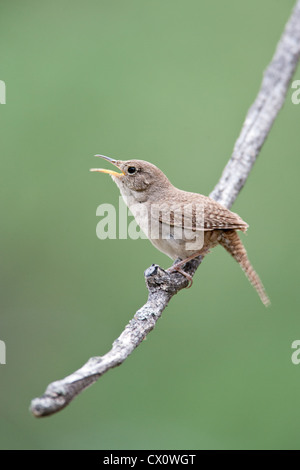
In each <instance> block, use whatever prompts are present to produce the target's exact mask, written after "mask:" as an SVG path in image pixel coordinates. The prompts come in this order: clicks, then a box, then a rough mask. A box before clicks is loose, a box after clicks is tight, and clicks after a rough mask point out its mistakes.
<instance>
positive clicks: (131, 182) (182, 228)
mask: <svg viewBox="0 0 300 470" xmlns="http://www.w3.org/2000/svg"><path fill="white" fill-rule="evenodd" d="M96 157H101V158H104V159H105V160H108V161H109V162H110V163H112V164H113V165H115V166H116V167H117V168H118V169H119V170H120V171H121V173H119V172H116V171H112V170H106V169H102V168H92V169H91V171H98V172H101V173H108V174H109V175H111V177H112V179H113V181H114V182H115V183H116V184H117V186H118V187H119V189H120V192H121V195H122V197H123V199H124V201H125V203H126V204H127V206H128V207H129V209H130V211H131V212H132V214H133V215H134V217H135V220H136V222H137V224H138V225H139V226H140V227H141V229H142V230H143V231H144V233H145V234H146V235H147V237H148V238H149V240H150V241H151V243H152V244H153V245H154V246H155V247H156V248H157V249H158V250H160V251H162V252H163V253H165V254H166V255H168V256H169V257H170V258H171V259H173V260H177V262H176V263H175V264H174V265H173V266H172V267H171V268H169V269H168V271H169V272H174V271H178V272H180V273H181V274H183V275H184V276H185V277H187V278H188V279H189V280H190V281H191V282H192V278H191V276H190V275H189V274H187V273H186V272H184V271H183V270H182V269H181V268H182V266H183V265H184V264H185V263H186V262H188V261H190V260H192V259H193V258H196V257H197V256H199V255H203V256H204V255H206V254H207V253H208V251H209V250H210V249H211V248H213V247H215V246H216V245H218V244H220V245H222V246H223V247H224V248H225V250H227V251H228V253H230V254H231V255H232V256H233V258H234V259H235V260H236V261H237V262H238V263H239V265H240V266H241V268H242V269H243V270H244V272H245V274H246V276H247V277H248V279H249V281H250V282H251V284H252V285H253V286H254V287H255V289H256V290H257V292H258V295H259V296H260V298H261V300H262V302H263V303H264V305H269V303H270V301H269V298H268V296H267V294H266V293H265V290H264V287H263V284H262V282H261V280H260V279H259V277H258V275H257V274H256V272H255V271H254V269H253V267H252V266H251V263H250V261H249V259H248V256H247V252H246V249H245V248H244V245H243V244H242V242H241V240H240V238H239V236H238V234H237V230H241V231H242V232H246V230H247V228H248V225H247V224H246V222H244V221H243V220H242V219H241V217H239V215H237V214H235V213H234V212H231V211H230V210H229V209H227V208H226V207H224V206H222V205H221V204H219V203H218V202H216V201H214V200H213V199H211V198H209V197H207V196H203V195H202V194H196V193H191V192H187V191H182V190H180V189H177V188H175V186H173V185H172V184H171V182H170V181H169V180H168V178H167V177H166V175H165V174H164V173H163V172H162V171H161V170H159V168H157V167H156V166H155V165H152V164H151V163H148V162H145V161H143V160H127V161H122V160H114V159H112V158H109V157H106V156H104V155H96Z"/></svg>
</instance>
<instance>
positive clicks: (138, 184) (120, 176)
mask: <svg viewBox="0 0 300 470" xmlns="http://www.w3.org/2000/svg"><path fill="white" fill-rule="evenodd" d="M95 156H96V157H101V158H104V159H105V160H107V161H109V162H110V163H112V164H113V165H114V166H116V167H117V168H118V169H119V170H120V172H116V171H113V170H106V169H103V168H92V169H91V170H90V171H98V172H100V173H108V174H109V175H111V177H112V179H113V180H114V182H115V183H116V184H117V185H118V186H119V188H120V191H121V193H122V195H129V194H131V195H132V196H133V197H135V198H136V199H139V200H140V199H144V196H146V195H147V198H148V197H151V195H152V194H154V195H155V193H156V191H157V190H158V189H159V190H162V188H167V187H169V185H171V183H170V182H169V180H168V178H167V177H166V176H165V174H164V173H163V172H162V171H161V170H160V169H159V168H157V167H156V166H155V165H153V164H152V163H148V162H145V161H143V160H126V161H123V160H114V159H113V158H109V157H105V156H104V155H95ZM141 193H144V194H143V195H142V194H141Z"/></svg>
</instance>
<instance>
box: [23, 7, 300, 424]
mask: <svg viewBox="0 0 300 470" xmlns="http://www.w3.org/2000/svg"><path fill="white" fill-rule="evenodd" d="M299 57H300V0H298V1H297V3H296V6H295V8H294V10H293V13H292V15H291V17H290V19H289V21H288V23H287V25H286V27H285V30H284V32H283V34H282V37H281V39H280V41H279V43H278V46H277V49H276V52H275V54H274V57H273V59H272V61H271V63H270V65H269V66H268V68H267V69H266V71H265V73H264V77H263V81H262V84H261V88H260V90H259V93H258V95H257V98H256V100H255V102H254V103H253V105H252V106H251V108H250V109H249V111H248V114H247V116H246V119H245V122H244V125H243V128H242V131H241V134H240V136H239V138H238V140H237V142H236V144H235V147H234V150H233V154H232V157H231V158H230V160H229V162H228V163H227V165H226V167H225V169H224V171H223V174H222V176H221V178H220V180H219V182H218V184H217V185H216V187H215V188H214V190H213V191H212V193H211V194H210V197H212V198H213V199H215V200H216V201H218V202H220V203H221V204H223V205H224V206H226V207H228V208H230V207H231V205H232V204H233V202H234V201H235V199H236V198H237V196H238V194H239V192H240V191H241V189H242V187H243V186H244V184H245V182H246V180H247V177H248V175H249V173H250V171H251V168H252V166H253V164H254V163H255V160H256V158H257V156H258V154H259V151H260V149H261V147H262V145H263V143H264V142H265V140H266V138H267V135H268V133H269V131H270V129H271V127H272V124H273V122H274V120H275V118H276V116H277V114H278V112H279V110H280V108H281V106H282V105H283V103H284V100H285V97H286V93H287V91H288V87H289V83H290V80H291V78H292V76H293V73H294V71H295V69H296V66H297V63H298V60H299ZM202 259H203V258H202V257H198V258H196V259H194V260H193V261H191V262H189V263H188V264H187V265H186V266H185V268H184V269H185V271H186V272H188V273H189V274H190V275H192V276H193V275H194V273H195V271H196V270H197V268H198V266H199V265H200V263H201V262H202ZM145 280H146V285H147V288H148V291H149V296H148V300H147V302H146V304H145V305H144V306H143V307H141V308H140V310H138V311H137V312H136V314H135V315H134V317H133V319H132V320H131V321H130V322H129V324H128V325H127V326H126V327H125V330H124V331H123V332H122V333H121V335H120V336H119V338H117V339H116V340H115V341H114V343H113V346H112V349H111V350H110V351H109V352H108V353H107V354H105V355H104V356H102V357H93V358H91V359H89V361H88V362H87V363H86V364H85V365H84V366H83V367H81V368H80V369H79V370H77V371H76V372H74V373H73V374H71V375H69V376H67V377H65V378H64V379H62V380H58V381H56V382H52V383H51V384H50V385H49V386H48V387H47V389H46V391H45V393H44V395H43V396H41V397H40V398H35V399H34V400H32V402H31V407H30V409H31V411H32V413H33V414H34V415H35V416H47V415H51V414H53V413H56V412H57V411H60V410H61V409H62V408H64V407H65V406H67V405H68V404H69V403H70V401H71V400H73V398H75V397H76V396H77V395H78V394H79V393H81V392H82V391H83V390H84V389H85V388H87V387H88V386H89V385H92V384H93V383H94V382H96V380H98V379H99V377H101V375H103V374H104V373H105V372H107V371H108V370H109V369H111V368H113V367H116V366H118V365H120V364H122V362H124V361H125V359H126V358H127V357H128V356H129V355H130V354H131V353H132V351H133V350H134V349H135V348H136V347H137V346H138V345H139V344H140V343H141V342H142V340H143V339H144V338H145V337H146V336H147V334H148V333H149V332H150V331H151V330H152V329H153V328H154V326H155V325H156V322H157V320H158V319H159V318H160V316H161V314H162V312H163V310H164V309H165V307H166V306H167V304H168V303H169V301H170V300H171V298H172V297H173V295H175V294H177V292H179V291H180V290H181V289H183V288H184V287H186V286H187V282H188V281H187V280H186V278H185V277H183V276H182V275H181V274H179V273H172V274H169V273H167V272H165V271H164V270H163V269H161V268H160V267H159V266H157V265H152V266H151V267H150V268H148V269H147V270H146V271H145Z"/></svg>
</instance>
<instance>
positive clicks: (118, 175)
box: [90, 155, 125, 177]
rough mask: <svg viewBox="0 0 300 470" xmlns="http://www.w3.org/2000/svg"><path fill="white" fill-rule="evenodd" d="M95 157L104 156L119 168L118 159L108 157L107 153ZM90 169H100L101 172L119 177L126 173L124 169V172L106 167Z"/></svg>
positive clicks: (92, 169)
mask: <svg viewBox="0 0 300 470" xmlns="http://www.w3.org/2000/svg"><path fill="white" fill-rule="evenodd" d="M95 157H100V158H104V159H105V160H107V161H108V162H110V163H112V164H113V165H115V166H116V167H117V168H119V165H118V160H114V159H113V158H109V157H106V156H105V155H95ZM119 169H120V168H119ZM90 171H98V172H99V173H108V174H109V175H113V176H117V177H120V176H123V175H125V173H124V172H123V171H122V170H121V171H122V173H118V172H117V171H113V170H106V169H104V168H91V169H90Z"/></svg>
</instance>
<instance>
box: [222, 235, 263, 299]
mask: <svg viewBox="0 0 300 470" xmlns="http://www.w3.org/2000/svg"><path fill="white" fill-rule="evenodd" d="M219 243H220V245H222V246H223V247H224V248H225V250H226V251H228V253H230V254H231V256H233V258H234V259H235V260H236V261H237V262H238V263H239V265H240V266H241V268H242V269H243V271H244V272H245V274H246V276H247V278H248V279H249V281H250V282H251V284H252V285H253V287H254V288H255V289H256V291H257V293H258V295H259V297H260V299H261V301H262V303H263V304H264V305H265V306H266V307H267V306H268V305H270V299H269V297H268V296H267V294H266V292H265V289H264V286H263V284H262V282H261V280H260V278H259V276H258V274H256V272H255V271H254V269H253V267H252V265H251V263H250V261H249V259H248V256H247V252H246V249H245V247H244V245H243V244H242V242H241V240H240V238H239V236H238V234H237V233H236V231H235V230H226V231H225V230H224V231H223V233H222V237H221V239H220V240H219Z"/></svg>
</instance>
